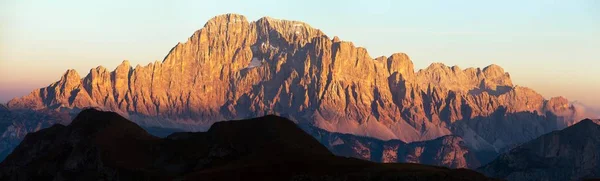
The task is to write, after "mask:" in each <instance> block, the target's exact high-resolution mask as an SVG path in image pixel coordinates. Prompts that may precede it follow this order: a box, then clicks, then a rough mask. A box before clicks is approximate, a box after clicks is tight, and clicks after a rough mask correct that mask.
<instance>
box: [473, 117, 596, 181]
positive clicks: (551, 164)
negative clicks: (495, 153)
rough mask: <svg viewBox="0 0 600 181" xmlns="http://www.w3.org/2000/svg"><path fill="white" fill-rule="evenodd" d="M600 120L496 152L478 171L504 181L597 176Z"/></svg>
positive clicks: (589, 121) (577, 178)
mask: <svg viewBox="0 0 600 181" xmlns="http://www.w3.org/2000/svg"><path fill="white" fill-rule="evenodd" d="M599 122H600V121H598V120H591V119H586V120H583V121H581V122H579V123H577V124H575V125H573V126H571V127H568V128H565V129H563V130H561V131H554V132H551V133H548V134H545V135H542V136H540V137H539V138H537V139H534V140H532V141H529V142H527V143H525V144H523V145H521V146H519V147H517V148H515V149H512V150H511V151H510V152H508V153H505V154H502V155H500V156H499V157H498V158H496V159H495V160H494V161H492V162H491V163H489V164H488V165H486V166H483V167H481V168H480V169H479V170H481V171H482V172H484V173H486V174H487V175H488V176H491V177H497V178H503V179H507V180H514V181H519V180H548V181H553V180H556V181H559V180H581V179H587V178H599V177H600V136H599V135H600V125H598V123H599Z"/></svg>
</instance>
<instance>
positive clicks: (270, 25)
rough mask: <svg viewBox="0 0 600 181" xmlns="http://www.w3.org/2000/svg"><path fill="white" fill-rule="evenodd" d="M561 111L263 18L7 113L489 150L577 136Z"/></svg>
mask: <svg viewBox="0 0 600 181" xmlns="http://www.w3.org/2000/svg"><path fill="white" fill-rule="evenodd" d="M556 102H561V101H558V100H550V101H547V100H544V98H543V97H542V96H541V95H539V94H537V93H536V92H535V91H533V90H530V89H528V88H525V87H518V86H514V85H513V84H512V82H511V79H510V76H509V74H508V73H506V72H504V70H503V69H502V68H501V67H499V66H497V65H490V66H488V67H486V68H484V69H479V68H468V69H461V68H459V67H457V66H454V67H448V66H445V65H443V64H439V63H436V64H432V65H431V66H429V67H428V68H426V69H424V70H420V71H418V72H416V73H415V70H414V68H413V64H412V62H411V60H410V58H409V57H408V56H407V55H406V54H402V53H397V54H393V55H391V56H389V57H379V58H375V59H373V58H371V56H370V55H369V54H368V52H367V50H366V49H364V48H361V47H356V46H354V45H353V44H352V43H351V42H346V41H342V40H340V39H339V38H337V37H336V38H333V39H330V38H329V37H327V36H326V35H324V34H323V33H322V32H321V31H320V30H318V29H315V28H312V27H310V26H309V25H308V24H306V23H302V22H297V21H287V20H278V19H273V18H268V17H265V18H261V19H259V20H257V21H255V22H248V20H247V19H246V18H245V17H244V16H241V15H236V14H227V15H220V16H216V17H214V18H213V19H211V20H209V21H208V22H207V23H206V24H205V25H204V28H202V29H200V30H198V31H196V32H194V34H193V35H192V36H191V37H190V38H189V39H188V40H187V42H185V43H178V44H177V45H176V46H175V47H173V49H172V50H171V51H170V52H169V54H168V55H167V56H166V57H165V59H164V60H163V61H162V62H159V61H157V62H153V63H150V64H148V65H146V66H140V65H137V66H136V67H135V68H132V67H131V66H130V65H129V63H128V62H127V61H125V62H123V63H122V64H121V65H119V66H118V67H117V68H116V69H115V70H114V71H112V72H110V71H108V70H106V69H105V68H103V67H98V68H95V69H92V70H90V73H89V74H88V75H87V76H86V77H85V78H83V79H81V78H80V77H79V76H78V74H77V73H76V72H75V71H74V70H69V71H67V73H65V75H64V76H63V77H62V78H61V80H60V81H58V82H56V83H54V84H51V85H50V86H48V87H46V88H41V89H38V90H35V91H33V92H32V93H31V94H30V95H27V96H24V97H21V98H16V99H13V100H11V101H10V102H9V103H8V107H10V108H11V109H30V108H31V109H45V108H49V109H57V110H58V109H61V110H79V109H81V108H84V107H90V106H92V107H99V108H103V109H106V110H111V111H115V112H119V113H121V114H125V115H128V116H129V117H130V118H131V119H133V120H134V121H136V122H137V123H140V124H142V125H144V126H159V127H175V128H183V129H188V130H203V129H206V128H208V126H210V125H211V124H212V123H213V122H214V120H225V119H240V118H248V117H256V116H260V115H265V114H278V115H282V116H286V117H288V118H291V119H293V120H295V121H297V122H299V123H309V124H313V125H315V126H317V127H319V128H323V129H325V130H327V131H331V132H341V133H350V134H355V135H362V136H369V137H375V138H378V139H383V140H388V139H399V140H402V141H404V142H413V141H421V140H430V139H435V138H438V137H441V136H445V135H449V134H456V135H459V136H463V137H465V138H464V141H465V143H466V144H467V145H468V146H470V147H473V148H478V149H492V150H493V149H501V148H504V147H507V146H510V145H514V144H518V143H521V142H522V141H523V140H527V139H532V138H535V136H538V135H541V134H543V133H547V132H549V131H552V130H555V129H557V128H562V127H564V126H565V125H571V124H573V123H574V121H573V120H576V119H572V118H574V117H576V116H577V115H578V113H577V110H574V109H570V108H561V106H558V107H556V106H555V104H558V103H556ZM514 125H518V126H521V127H518V128H515V126H514ZM504 130H513V131H508V132H503V131H504ZM525 130H526V131H525ZM515 138H518V139H515Z"/></svg>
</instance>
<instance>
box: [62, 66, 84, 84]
mask: <svg viewBox="0 0 600 181" xmlns="http://www.w3.org/2000/svg"><path fill="white" fill-rule="evenodd" d="M80 79H81V77H80V76H79V73H77V70H75V69H68V70H67V71H66V72H65V73H64V74H63V76H62V77H61V79H60V81H61V82H65V81H70V80H80Z"/></svg>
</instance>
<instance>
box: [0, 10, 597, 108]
mask: <svg viewBox="0 0 600 181" xmlns="http://www.w3.org/2000/svg"><path fill="white" fill-rule="evenodd" d="M224 13H238V14H242V15H245V16H246V17H247V18H248V19H249V20H250V21H254V20H257V19H259V18H260V17H263V16H270V17H273V18H278V19H290V20H299V21H303V22H306V23H308V24H310V25H311V26H313V27H315V28H319V29H321V30H322V31H324V32H325V33H326V34H327V35H329V36H330V37H333V36H339V37H340V38H341V39H342V40H346V41H352V42H354V44H355V45H357V46H362V47H366V48H367V49H368V50H369V54H370V55H371V56H372V57H377V56H381V55H386V56H389V55H391V54H392V53H395V52H405V53H407V54H408V55H409V56H410V57H411V59H412V60H413V62H414V63H415V66H416V68H417V69H421V68H425V67H427V66H428V65H429V64H431V63H432V62H442V63H445V64H446V65H458V66H460V67H461V68H467V67H485V66H487V65H489V64H492V63H493V64H498V65H500V66H502V67H503V68H504V69H505V70H506V71H508V72H509V73H510V74H511V77H512V78H513V82H514V83H516V84H517V85H520V86H526V87H531V88H533V89H534V90H536V91H538V92H540V93H541V94H542V95H544V96H545V97H547V98H548V97H552V96H559V95H562V96H565V97H567V98H569V99H570V100H572V101H579V102H583V103H585V104H587V105H589V106H593V107H596V108H600V71H599V69H600V1H596V0H564V1H555V0H528V1H518V0H508V1H493V2H492V1H479V0H472V1H466V0H456V1H444V0H439V1H427V0H424V1H397V0H379V1H377V0H368V1H351V0H350V1H349V0H343V1H342V0H339V1H324V0H304V1H281V0H252V1H226V0H218V1H186V0H173V1H165V0H160V1H159V0H156V1H150V0H144V1H141V0H132V1H114V0H105V1H81V0H53V1H48V0H0V102H6V101H8V100H9V99H11V98H13V97H15V96H23V95H26V94H28V93H29V92H30V91H31V90H33V89H35V88H39V87H44V86H47V85H49V84H50V83H52V82H54V81H56V80H58V79H60V76H61V75H62V74H63V73H64V72H65V71H66V69H69V68H74V69H76V70H77V71H78V72H79V73H80V74H82V76H84V75H85V74H87V73H88V72H89V69H90V68H93V67H96V66H98V65H103V66H105V67H107V68H109V69H114V68H115V67H116V66H117V65H118V64H119V63H120V62H121V61H122V60H125V59H128V60H130V61H131V63H132V64H134V66H135V64H142V65H145V64H147V63H149V62H152V61H155V60H162V59H163V58H164V56H165V55H166V54H167V53H168V51H169V50H170V49H171V48H172V47H173V46H174V45H176V44H177V42H181V41H185V40H186V39H187V38H188V37H189V36H191V34H192V33H193V32H194V31H195V30H197V29H200V28H202V26H203V25H204V23H205V22H206V21H207V20H209V19H210V18H212V17H214V16H216V15H219V14H224Z"/></svg>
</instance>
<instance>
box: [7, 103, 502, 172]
mask: <svg viewBox="0 0 600 181" xmlns="http://www.w3.org/2000/svg"><path fill="white" fill-rule="evenodd" d="M247 178H252V179H257V180H373V179H376V180H398V179H400V180H441V179H443V180H492V179H489V178H486V177H485V176H483V175H482V174H479V173H477V172H475V171H471V170H465V169H459V170H454V169H447V168H440V167H432V166H425V165H417V164H410V165H408V164H378V163H373V162H367V161H362V160H358V159H349V158H343V157H336V156H333V155H332V154H331V153H330V152H329V151H328V150H327V149H326V148H325V147H324V146H323V145H321V144H320V143H319V142H317V141H316V140H315V139H314V138H312V137H311V136H310V135H308V134H306V133H305V132H303V131H302V130H301V129H299V128H298V127H297V126H296V125H295V124H294V123H293V122H291V121H290V120H287V119H285V118H281V117H277V116H265V117H260V118H254V119H250V120H241V121H224V122H219V123H215V124H214V125H213V126H212V127H211V128H210V129H209V130H208V131H207V132H197V133H192V132H183V133H174V134H172V135H170V136H168V137H167V138H162V139H161V138H158V137H154V136H151V135H150V134H148V133H147V132H146V131H144V130H143V129H142V128H141V127H139V126H138V125H136V124H135V123H133V122H130V121H128V120H127V119H125V118H124V117H121V116H119V115H118V114H117V113H114V112H103V111H98V110H94V109H87V110H83V111H82V112H81V113H80V114H79V115H78V116H77V117H76V118H75V119H74V120H73V121H72V122H71V123H70V124H69V125H68V126H64V125H59V124H57V125H54V126H52V127H50V128H46V129H43V130H40V131H38V132H35V133H31V134H28V135H27V136H26V137H25V139H24V140H23V142H22V143H21V144H20V145H19V146H18V147H17V148H16V150H15V152H13V153H11V154H10V155H9V156H8V157H7V158H6V160H4V161H3V162H2V163H0V180H23V181H26V180H244V179H247Z"/></svg>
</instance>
